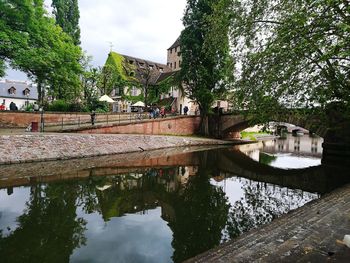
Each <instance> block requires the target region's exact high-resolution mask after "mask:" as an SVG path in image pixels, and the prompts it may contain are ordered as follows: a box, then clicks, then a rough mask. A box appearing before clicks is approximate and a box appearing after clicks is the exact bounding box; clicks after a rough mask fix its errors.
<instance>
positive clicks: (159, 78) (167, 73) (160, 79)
mask: <svg viewBox="0 0 350 263" xmlns="http://www.w3.org/2000/svg"><path fill="white" fill-rule="evenodd" d="M175 74H176V71H171V72H164V73H162V74H160V76H159V77H158V79H157V83H159V82H161V81H163V80H165V79H167V78H169V77H171V76H175Z"/></svg>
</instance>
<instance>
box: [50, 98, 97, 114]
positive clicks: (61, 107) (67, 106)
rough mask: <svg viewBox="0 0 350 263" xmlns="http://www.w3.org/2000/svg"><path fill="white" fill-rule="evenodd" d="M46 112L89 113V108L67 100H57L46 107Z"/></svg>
mask: <svg viewBox="0 0 350 263" xmlns="http://www.w3.org/2000/svg"><path fill="white" fill-rule="evenodd" d="M45 110H46V111H55V112H88V111H90V109H89V107H88V106H86V105H85V104H82V103H77V102H67V101H65V100H55V101H53V102H52V103H51V104H48V105H47V106H46V107H45Z"/></svg>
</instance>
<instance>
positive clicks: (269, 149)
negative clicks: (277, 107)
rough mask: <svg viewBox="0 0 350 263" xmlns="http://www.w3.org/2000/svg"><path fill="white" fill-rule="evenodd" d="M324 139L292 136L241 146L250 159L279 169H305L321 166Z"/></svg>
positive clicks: (286, 135) (241, 149)
mask: <svg viewBox="0 0 350 263" xmlns="http://www.w3.org/2000/svg"><path fill="white" fill-rule="evenodd" d="M322 143H323V139H322V138H321V137H318V136H311V137H310V136H308V135H304V136H292V135H291V134H285V136H284V137H281V138H276V139H274V140H267V141H259V142H257V143H254V144H249V145H241V146H239V149H240V151H242V152H244V153H245V154H246V155H248V156H249V157H250V158H252V159H254V160H256V161H258V162H260V163H263V164H267V165H270V166H273V167H278V168H284V169H286V168H304V167H309V166H317V165H320V164H321V157H322Z"/></svg>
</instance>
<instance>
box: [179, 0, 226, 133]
mask: <svg viewBox="0 0 350 263" xmlns="http://www.w3.org/2000/svg"><path fill="white" fill-rule="evenodd" d="M229 4H230V1H229V0H218V1H213V0H212V1H209V0H188V1H187V7H186V11H185V15H184V18H183V23H184V26H185V29H184V30H183V31H182V33H181V37H180V42H181V54H182V64H181V71H180V76H179V77H180V80H181V81H182V82H183V83H184V84H185V87H186V92H187V95H188V96H189V97H190V98H191V99H193V100H194V101H196V102H197V103H198V104H199V107H200V112H201V115H202V116H203V117H205V116H206V115H207V114H208V112H209V110H210V108H211V106H212V104H213V102H214V100H215V99H216V98H218V97H220V96H221V95H222V94H223V92H224V91H225V90H227V88H228V86H229V83H230V76H232V73H231V71H230V69H231V67H232V60H231V57H230V45H229V38H228V33H229V15H230V12H229ZM202 128H203V127H202ZM202 132H203V131H202ZM204 132H205V131H204Z"/></svg>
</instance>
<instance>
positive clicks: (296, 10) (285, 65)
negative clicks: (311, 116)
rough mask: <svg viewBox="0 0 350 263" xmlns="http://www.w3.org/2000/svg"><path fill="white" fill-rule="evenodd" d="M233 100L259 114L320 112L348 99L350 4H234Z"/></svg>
mask: <svg viewBox="0 0 350 263" xmlns="http://www.w3.org/2000/svg"><path fill="white" fill-rule="evenodd" d="M232 3H233V12H232V13H233V15H232V25H231V30H232V33H231V34H232V39H233V46H234V47H235V49H234V52H233V53H234V57H235V59H236V60H239V61H240V63H237V65H240V67H236V70H235V74H236V82H235V88H236V90H235V94H236V99H237V104H238V105H240V107H241V108H244V109H250V110H253V111H255V113H259V114H260V115H261V117H262V119H265V117H267V116H268V115H269V114H263V113H268V112H271V111H273V112H276V111H281V110H283V109H286V108H311V109H312V108H315V107H317V108H321V109H325V108H326V107H327V105H328V104H329V103H330V102H341V103H342V104H345V107H346V108H347V110H348V112H349V98H350V81H349V74H350V49H349V41H350V4H349V2H348V1H343V0H331V1H329V0H320V1H310V0H303V1H293V2H291V1H282V0H276V1H252V0H247V1H235V0H234V1H232ZM323 112H325V111H323Z"/></svg>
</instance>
